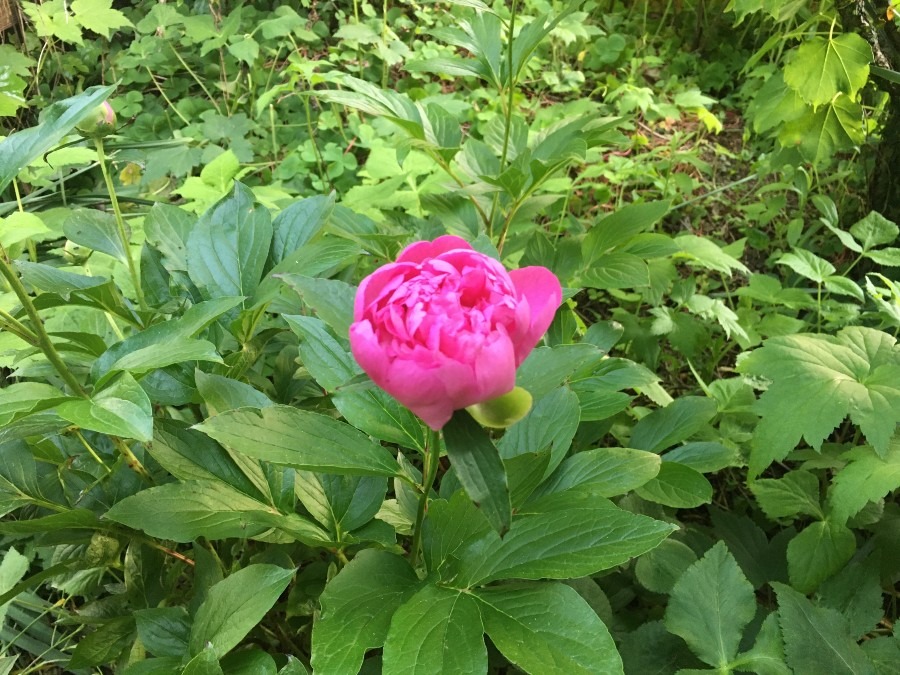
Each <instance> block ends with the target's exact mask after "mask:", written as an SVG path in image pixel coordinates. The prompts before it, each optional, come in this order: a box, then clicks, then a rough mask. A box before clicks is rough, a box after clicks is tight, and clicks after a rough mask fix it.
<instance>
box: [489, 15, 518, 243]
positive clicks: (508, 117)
mask: <svg viewBox="0 0 900 675" xmlns="http://www.w3.org/2000/svg"><path fill="white" fill-rule="evenodd" d="M518 6H519V2H518V0H513V2H512V9H511V10H510V16H509V30H508V33H507V38H506V66H507V73H506V77H507V80H506V93H507V98H506V110H504V111H503V112H504V116H505V121H506V125H505V127H504V129H503V150H502V152H501V153H500V171H498V172H497V173H498V175H499V174H502V173H503V172H504V171H505V170H506V164H507V161H508V159H509V136H510V133H511V132H512V114H513V101H514V97H515V94H516V78H515V75H514V74H513V39H514V37H515V30H516V10H517V9H518ZM501 95H502V92H501ZM499 201H500V198H499V194H497V195H494V201H493V203H492V204H491V215H490V219H489V221H488V223H487V235H488V237H491V236H492V235H493V230H494V216H495V215H496V212H497V206H498V204H499ZM498 248H499V246H498Z"/></svg>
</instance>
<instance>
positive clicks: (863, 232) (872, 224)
mask: <svg viewBox="0 0 900 675" xmlns="http://www.w3.org/2000/svg"><path fill="white" fill-rule="evenodd" d="M850 234H852V235H853V236H854V237H856V239H857V240H858V241H859V242H860V243H861V244H862V247H863V251H869V250H871V249H873V248H875V247H876V246H881V245H883V244H893V243H895V242H896V241H897V236H898V235H900V228H898V227H897V225H895V224H894V223H892V222H891V221H890V220H888V219H887V218H885V217H884V216H883V215H881V214H880V213H878V212H877V211H869V213H868V214H867V215H866V216H865V217H864V218H862V219H861V220H858V221H857V222H855V223H854V224H853V225H851V226H850Z"/></svg>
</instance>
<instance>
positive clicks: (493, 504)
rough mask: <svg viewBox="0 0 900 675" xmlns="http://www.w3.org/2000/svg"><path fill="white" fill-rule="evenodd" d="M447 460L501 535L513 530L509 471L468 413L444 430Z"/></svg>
mask: <svg viewBox="0 0 900 675" xmlns="http://www.w3.org/2000/svg"><path fill="white" fill-rule="evenodd" d="M443 436H444V445H445V446H446V449H447V457H449V458H450V462H451V463H452V465H453V469H454V472H455V474H456V477H457V478H458V479H459V482H460V483H461V484H462V486H463V488H464V489H465V491H466V494H468V495H469V498H470V499H471V500H472V501H473V502H475V504H476V505H477V506H478V507H479V508H480V509H481V510H482V511H483V512H484V515H485V516H486V517H487V519H488V521H489V522H490V523H491V525H492V526H493V527H494V529H495V530H497V531H498V532H499V533H500V534H501V535H502V534H503V533H504V532H506V530H508V529H509V523H510V519H511V517H512V505H511V502H510V497H509V485H508V483H507V480H506V469H504V467H503V461H502V460H501V459H500V453H499V452H498V450H497V448H496V446H495V445H494V444H493V442H492V441H491V438H490V436H488V434H487V432H486V431H485V430H484V428H482V427H481V426H480V425H479V424H478V423H477V422H476V421H475V420H474V419H472V416H471V415H469V413H467V412H466V411H465V410H457V411H456V412H455V413H454V414H453V417H452V418H451V420H450V421H449V422H448V423H447V424H446V425H445V426H444V429H443Z"/></svg>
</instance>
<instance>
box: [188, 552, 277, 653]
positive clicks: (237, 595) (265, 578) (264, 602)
mask: <svg viewBox="0 0 900 675" xmlns="http://www.w3.org/2000/svg"><path fill="white" fill-rule="evenodd" d="M293 576H294V570H293V569H284V568H283V567H278V566H276V565H248V566H247V567H245V568H243V569H241V570H238V571H237V572H235V573H234V574H232V575H230V576H228V577H226V578H225V579H223V580H222V581H220V582H218V583H217V584H214V585H213V587H212V588H210V589H209V592H208V593H207V596H206V600H204V601H203V604H202V605H200V608H199V609H198V610H197V614H196V616H195V617H194V623H193V625H192V626H191V637H190V643H189V644H190V652H191V654H198V653H200V652H201V651H203V648H204V647H205V646H206V645H207V644H211V645H212V648H213V650H214V651H215V653H216V655H217V656H218V657H219V658H221V657H222V656H224V655H225V654H227V653H228V652H229V651H231V649H233V648H234V647H235V646H237V644H238V643H239V642H240V641H241V640H242V639H243V638H244V636H245V635H246V634H247V633H249V632H250V630H251V629H252V628H253V627H254V626H256V624H257V623H259V622H260V621H261V620H262V618H263V617H264V616H265V615H266V613H267V612H268V611H269V609H271V607H272V605H274V604H275V602H276V601H277V600H278V597H279V596H280V595H281V592H282V591H283V590H284V589H285V588H287V585H288V584H289V583H290V581H291V578H292V577H293Z"/></svg>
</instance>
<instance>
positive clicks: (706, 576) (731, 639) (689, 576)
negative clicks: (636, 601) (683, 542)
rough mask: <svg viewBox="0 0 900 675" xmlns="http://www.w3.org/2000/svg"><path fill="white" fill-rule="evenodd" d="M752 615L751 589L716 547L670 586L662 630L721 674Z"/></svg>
mask: <svg viewBox="0 0 900 675" xmlns="http://www.w3.org/2000/svg"><path fill="white" fill-rule="evenodd" d="M754 614H756V598H755V596H754V594H753V586H752V585H751V584H750V582H749V581H747V578H746V577H745V576H744V575H743V573H742V572H741V569H740V567H738V564H737V562H736V561H735V559H734V557H733V556H732V555H731V553H729V552H728V548H727V547H726V546H725V544H724V543H723V542H719V543H717V544H716V545H715V546H713V547H712V548H711V549H710V550H709V551H707V552H706V555H704V556H703V557H702V558H701V559H700V560H698V561H697V562H696V563H694V564H693V565H691V566H690V567H689V568H688V570H687V571H686V572H685V573H684V574H683V575H682V577H681V578H680V579H679V580H678V582H677V583H676V584H675V587H674V588H673V589H672V594H671V597H670V598H669V606H668V607H667V608H666V628H668V629H669V631H670V632H672V633H675V634H676V635H680V636H681V637H682V638H684V641H685V642H687V643H688V645H689V646H690V648H691V650H692V651H693V652H694V653H695V654H696V655H697V656H698V657H700V659H701V660H702V661H703V662H704V663H707V664H709V665H711V666H714V667H717V668H720V669H722V668H724V667H725V666H727V664H728V663H729V662H730V661H732V660H733V659H734V657H735V656H736V655H737V650H738V645H739V644H740V642H741V634H742V633H743V630H744V627H745V626H746V625H747V624H748V623H750V621H751V620H752V619H753V615H754Z"/></svg>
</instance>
